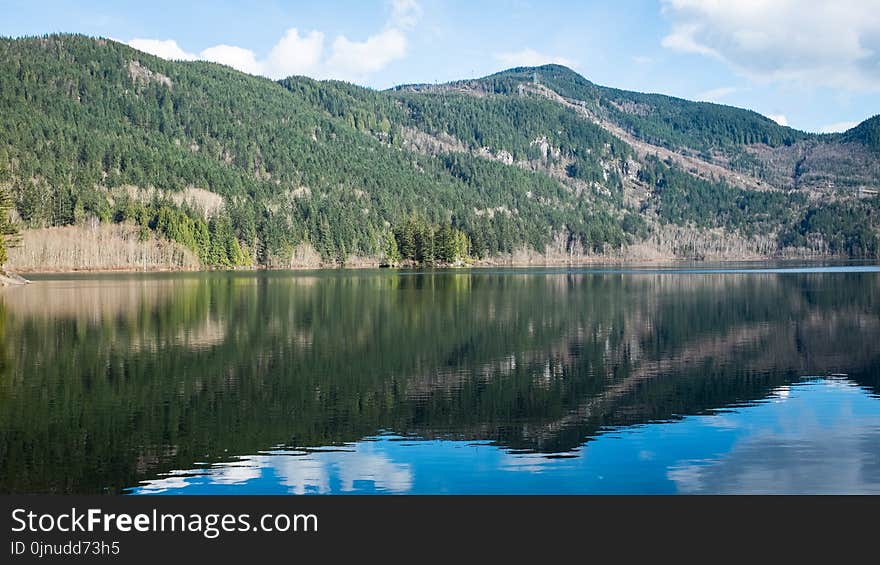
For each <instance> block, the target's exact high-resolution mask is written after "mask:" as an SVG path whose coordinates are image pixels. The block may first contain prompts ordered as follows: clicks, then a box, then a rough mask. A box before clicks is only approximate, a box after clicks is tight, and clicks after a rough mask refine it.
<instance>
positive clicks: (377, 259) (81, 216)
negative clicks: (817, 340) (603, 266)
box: [0, 35, 880, 269]
mask: <svg viewBox="0 0 880 565" xmlns="http://www.w3.org/2000/svg"><path fill="white" fill-rule="evenodd" d="M877 120H878V118H873V119H872V120H868V121H866V122H865V123H863V124H862V125H860V126H858V127H857V128H854V129H853V130H850V131H849V132H847V133H845V134H841V135H835V136H817V135H813V134H807V133H803V132H799V131H796V130H793V129H791V128H786V127H782V126H778V125H777V124H775V123H774V122H772V121H771V120H769V119H768V118H765V117H763V116H760V115H759V114H756V113H754V112H749V111H746V110H740V109H737V108H731V107H727V106H720V105H716V104H705V103H694V102H689V101H685V100H680V99H675V98H670V97H666V96H662V95H654V94H637V93H630V92H625V91H619V90H614V89H609V88H605V87H600V86H598V85H594V84H593V83H591V82H589V81H587V80H586V79H584V78H583V77H581V76H579V75H577V74H576V73H574V72H573V71H571V70H569V69H566V68H565V67H559V66H555V65H553V66H547V67H541V68H538V69H513V70H511V71H506V72H503V73H499V74H496V75H492V76H490V77H486V78H485V79H477V80H470V81H462V82H458V83H452V84H448V85H421V86H419V85H413V86H406V87H399V88H397V89H393V90H391V91H386V92H378V91H374V90H370V89H366V88H362V87H358V86H355V85H351V84H347V83H341V82H336V81H315V80H312V79H308V78H305V77H291V78H288V79H284V80H282V81H278V82H274V81H271V80H268V79H264V78H258V77H254V76H250V75H247V74H243V73H240V72H238V71H235V70H232V69H230V68H228V67H224V66H221V65H216V64H212V63H205V62H171V61H166V60H163V59H159V58H157V57H153V56H151V55H148V54H145V53H142V52H138V51H136V50H134V49H132V48H130V47H128V46H126V45H123V44H120V43H116V42H113V41H110V40H104V39H93V38H88V37H84V36H77V35H54V36H46V37H39V38H24V39H0V190H2V191H4V192H5V193H6V194H7V195H8V197H9V198H10V199H11V204H12V206H13V208H14V212H13V213H12V215H11V219H12V220H13V223H14V224H15V225H16V226H17V227H18V228H20V229H22V230H23V232H22V239H21V245H20V246H19V247H18V248H16V249H13V251H12V252H11V253H10V256H11V260H10V265H11V266H12V267H13V268H14V267H16V261H18V266H19V267H21V268H25V269H28V268H30V269H34V268H36V267H38V266H39V265H38V264H39V263H40V261H49V259H47V258H46V257H47V255H46V253H45V252H44V251H42V250H44V249H48V248H49V247H50V245H49V243H48V242H49V241H50V240H51V239H52V238H53V237H56V234H60V233H65V234H71V233H80V232H84V231H88V229H91V230H92V231H94V230H105V231H106V230H109V227H110V226H113V225H117V226H119V228H118V229H117V230H116V231H113V232H112V233H113V234H117V233H123V234H124V233H132V234H136V239H137V241H138V242H140V245H141V247H138V246H137V242H134V243H131V245H128V246H127V247H125V248H124V252H123V251H121V252H120V254H121V256H122V255H125V256H126V258H123V259H120V262H121V263H126V264H127V263H132V264H137V263H138V262H139V261H140V260H138V259H137V256H138V254H141V255H143V254H144V253H146V251H144V250H143V249H146V247H147V246H149V245H153V243H152V242H161V241H168V242H169V244H173V245H176V246H178V248H179V250H178V251H174V249H177V248H171V247H168V248H167V249H168V250H169V251H168V253H167V256H168V257H176V259H173V260H171V261H172V262H177V263H178V264H177V265H169V267H174V266H178V267H183V266H184V263H185V264H186V265H192V264H198V265H201V266H216V267H236V266H256V265H266V266H274V267H285V266H295V265H297V264H300V263H302V264H311V265H317V264H323V265H338V264H346V263H350V264H379V263H382V264H435V265H437V264H455V263H461V262H474V261H502V262H503V261H516V260H517V258H520V259H524V258H525V259H527V260H529V261H542V260H546V261H563V260H592V259H614V260H617V259H620V260H627V259H633V260H635V259H657V258H667V259H669V258H693V257H697V258H700V257H712V258H743V257H751V256H762V257H763V256H775V255H781V254H788V255H801V256H826V255H844V256H855V257H863V256H876V254H877V252H878V246H877V232H878V224H880V221H878V215H880V205H878V199H877V197H876V192H872V190H876V187H877V179H878V178H880V154H878V151H877V143H878V142H877V139H878V137H877V131H878V129H877V128H878V126H877V123H878V122H877ZM65 226H66V227H65ZM59 228H60V229H59ZM74 228H77V229H79V230H80V231H79V232H73V231H71V230H73V229H74ZM86 228H88V229H86ZM65 229H66V230H68V231H63V230H65ZM102 233H103V232H102ZM107 233H110V232H109V231H108V232H107ZM37 234H38V235H37ZM108 237H110V236H108ZM114 237H115V236H114ZM133 237H134V236H133ZM52 245H54V246H55V247H53V249H56V248H58V246H57V245H56V244H55V243H52ZM156 245H158V243H156ZM0 249H2V248H0ZM58 249H60V251H57V253H58V254H63V253H64V248H63V245H62V246H61V247H60V248H58ZM163 249H165V248H163ZM41 253H42V254H41ZM126 254H127V255H126ZM165 256H166V254H163V255H162V257H165ZM25 257H28V258H29V259H28V261H30V264H27V263H28V261H25V259H24V258H25ZM41 257H42V259H41ZM143 261H144V264H145V265H146V259H145V258H144V259H143ZM90 264H91V263H90ZM97 264H99V263H97ZM119 266H120V267H125V265H122V264H121V265H119ZM46 267H49V268H51V267H52V265H46Z"/></svg>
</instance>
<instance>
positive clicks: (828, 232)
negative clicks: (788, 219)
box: [780, 198, 880, 258]
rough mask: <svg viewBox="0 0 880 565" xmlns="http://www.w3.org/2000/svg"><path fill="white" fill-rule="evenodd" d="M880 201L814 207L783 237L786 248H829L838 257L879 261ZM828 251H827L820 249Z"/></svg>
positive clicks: (879, 199) (782, 240)
mask: <svg viewBox="0 0 880 565" xmlns="http://www.w3.org/2000/svg"><path fill="white" fill-rule="evenodd" d="M878 228H880V198H874V199H873V200H869V201H863V202H850V203H833V204H829V205H827V206H823V207H815V206H811V207H810V208H809V209H808V210H807V212H806V214H804V217H803V219H802V220H801V221H800V223H798V224H797V225H796V226H794V227H793V228H791V229H789V230H786V231H785V232H784V233H783V234H782V236H781V237H780V240H781V241H780V242H781V244H782V245H784V246H792V247H806V248H815V247H817V246H827V250H828V251H829V252H831V253H832V254H835V255H846V256H850V257H863V258H871V257H877V256H878V251H880V246H878V238H877V229H878ZM818 250H819V251H824V250H823V249H818Z"/></svg>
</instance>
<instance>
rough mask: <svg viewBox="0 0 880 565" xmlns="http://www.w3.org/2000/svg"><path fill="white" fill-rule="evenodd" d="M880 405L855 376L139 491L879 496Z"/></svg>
mask: <svg viewBox="0 0 880 565" xmlns="http://www.w3.org/2000/svg"><path fill="white" fill-rule="evenodd" d="M877 403H878V399H877V398H876V397H873V398H872V397H871V396H870V395H869V394H868V393H867V392H866V391H865V390H863V389H862V388H860V387H858V386H856V385H854V384H852V383H849V382H846V381H840V380H827V379H820V380H813V381H809V382H807V383H802V384H797V385H793V386H785V387H780V389H779V390H777V391H774V393H773V394H771V396H770V398H769V400H766V401H762V402H760V403H756V404H755V405H752V406H748V407H741V408H736V409H731V410H725V411H722V412H720V413H713V414H706V415H700V416H689V417H686V418H684V419H682V420H681V421H679V422H675V423H670V422H664V423H653V424H646V425H641V426H634V427H632V428H615V429H609V430H606V431H604V432H601V433H599V434H598V436H597V437H596V438H595V439H594V441H592V442H591V443H590V444H589V446H587V445H582V446H581V447H580V448H578V449H576V450H574V451H573V452H572V453H570V454H568V455H566V456H565V457H560V456H554V455H549V454H539V453H522V452H512V451H511V450H509V449H504V448H503V447H500V446H497V445H493V444H490V443H487V442H476V443H475V442H468V441H450V440H434V441H419V440H413V439H405V438H401V437H399V436H394V435H385V436H377V437H372V438H367V439H365V440H362V441H359V442H356V443H353V444H348V445H345V446H344V447H343V448H342V449H336V450H312V451H302V450H299V451H291V450H283V449H280V450H275V451H269V452H265V453H261V454H259V455H256V456H249V457H241V458H237V459H236V460H235V461H232V462H225V463H218V464H214V465H211V466H207V467H205V468H197V469H195V470H191V471H173V472H171V473H167V474H165V475H164V476H163V477H161V478H158V479H154V480H150V481H145V482H144V483H143V484H142V485H141V486H139V487H137V488H135V489H132V492H134V493H136V494H175V493H187V494H200V493H211V494H217V493H224V492H237V493H241V492H247V493H251V494H283V493H290V494H326V493H340V494H353V493H357V494H366V493H380V492H384V493H409V494H419V493H429V494H431V493H506V494H516V493H522V492H533V493H537V492H540V493H562V494H575V493H580V494H585V493H586V494H590V493H594V494H595V493H603V494H612V493H617V494H631V493H646V492H650V493H687V494H696V493H728V494H736V493H843V494H848V493H873V494H880V464H878V454H877V449H878V445H880V410H878V407H877Z"/></svg>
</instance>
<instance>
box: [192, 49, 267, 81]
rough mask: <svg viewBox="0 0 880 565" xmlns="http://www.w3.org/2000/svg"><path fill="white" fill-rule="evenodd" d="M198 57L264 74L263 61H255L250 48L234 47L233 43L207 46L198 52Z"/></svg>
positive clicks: (254, 73)
mask: <svg viewBox="0 0 880 565" xmlns="http://www.w3.org/2000/svg"><path fill="white" fill-rule="evenodd" d="M199 58H200V59H204V60H206V61H213V62H214V63H221V64H223V65H229V66H230V67H232V68H234V69H238V70H240V71H242V72H245V73H250V74H252V75H261V74H265V71H264V70H263V63H262V62H260V61H257V56H256V54H255V53H254V52H253V51H251V50H250V49H245V48H243V47H236V46H235V45H215V46H214V47H208V48H207V49H205V50H204V51H202V52H201V53H200V54H199Z"/></svg>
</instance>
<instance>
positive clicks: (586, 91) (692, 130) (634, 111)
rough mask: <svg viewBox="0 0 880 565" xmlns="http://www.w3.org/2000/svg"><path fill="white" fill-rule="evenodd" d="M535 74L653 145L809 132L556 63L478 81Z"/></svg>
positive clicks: (761, 139)
mask: <svg viewBox="0 0 880 565" xmlns="http://www.w3.org/2000/svg"><path fill="white" fill-rule="evenodd" d="M535 78H537V80H538V82H539V83H540V84H543V85H546V86H547V87H549V88H551V89H553V90H554V91H555V92H557V93H559V94H561V95H562V96H564V97H566V98H569V99H572V100H576V101H579V102H583V103H585V104H586V105H587V107H589V108H591V109H592V110H594V111H599V112H600V113H601V114H606V115H608V116H609V117H610V118H612V119H613V121H615V122H617V123H618V124H620V125H621V126H623V127H625V128H626V129H628V130H630V131H631V132H632V133H633V134H635V135H636V136H637V137H639V138H641V139H644V140H646V141H649V142H651V143H654V144H657V145H662V146H667V147H687V148H690V149H693V150H696V151H704V150H706V149H710V148H716V149H718V148H725V147H730V146H736V145H743V144H750V143H765V144H767V145H771V146H778V145H784V144H791V143H793V142H794V141H796V140H798V139H803V138H805V137H809V134H805V133H803V132H799V131H797V130H794V129H791V128H789V127H784V126H780V125H778V124H777V123H776V122H774V121H773V120H770V119H769V118H766V117H764V116H762V115H760V114H758V113H756V112H752V111H749V110H743V109H741V108H734V107H732V106H724V105H721V104H711V103H708V102H692V101H690V100H683V99H681V98H674V97H672V96H665V95H662V94H643V93H639V92H629V91H625V90H618V89H615V88H607V87H603V86H598V85H596V84H593V83H592V82H590V81H588V80H586V79H585V78H583V77H581V76H580V75H578V74H577V73H575V72H574V71H572V70H571V69H568V68H566V67H563V66H561V65H545V66H542V67H521V68H516V69H510V70H509V71H504V72H502V73H498V74H497V75H492V76H489V77H486V78H485V79H482V81H484V82H485V83H487V84H489V85H491V88H492V89H493V90H495V91H502V92H512V91H513V89H514V88H515V86H516V85H518V84H519V83H521V82H523V81H524V80H525V81H533V80H534V79H535Z"/></svg>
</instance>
